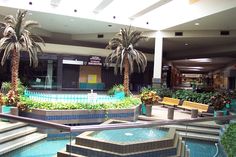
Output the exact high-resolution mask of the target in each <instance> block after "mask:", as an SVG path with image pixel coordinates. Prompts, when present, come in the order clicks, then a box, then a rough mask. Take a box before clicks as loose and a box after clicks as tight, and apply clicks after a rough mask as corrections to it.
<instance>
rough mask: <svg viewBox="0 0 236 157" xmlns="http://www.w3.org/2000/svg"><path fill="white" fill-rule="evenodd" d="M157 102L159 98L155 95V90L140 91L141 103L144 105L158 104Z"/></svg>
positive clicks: (145, 89)
mask: <svg viewBox="0 0 236 157" xmlns="http://www.w3.org/2000/svg"><path fill="white" fill-rule="evenodd" d="M158 100H160V97H159V96H158V95H157V92H156V91H155V90H152V89H148V88H143V89H142V90H141V101H142V102H143V103H144V104H146V105H147V104H155V103H158Z"/></svg>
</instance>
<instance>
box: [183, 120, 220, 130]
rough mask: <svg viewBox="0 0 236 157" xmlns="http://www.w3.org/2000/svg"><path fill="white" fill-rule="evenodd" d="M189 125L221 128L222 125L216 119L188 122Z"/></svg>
mask: <svg viewBox="0 0 236 157" xmlns="http://www.w3.org/2000/svg"><path fill="white" fill-rule="evenodd" d="M187 125H188V126H198V127H203V128H213V129H220V128H221V125H219V124H216V123H215V121H205V122H195V123H188V124H187Z"/></svg>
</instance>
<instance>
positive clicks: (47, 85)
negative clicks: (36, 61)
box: [45, 60, 53, 89]
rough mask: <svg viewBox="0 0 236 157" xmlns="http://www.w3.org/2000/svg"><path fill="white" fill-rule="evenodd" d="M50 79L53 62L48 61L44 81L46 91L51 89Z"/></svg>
mask: <svg viewBox="0 0 236 157" xmlns="http://www.w3.org/2000/svg"><path fill="white" fill-rule="evenodd" d="M52 77H53V60H48V65H47V76H46V79H45V88H46V89H52Z"/></svg>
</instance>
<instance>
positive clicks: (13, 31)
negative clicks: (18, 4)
mask: <svg viewBox="0 0 236 157" xmlns="http://www.w3.org/2000/svg"><path fill="white" fill-rule="evenodd" d="M26 14H27V11H25V10H18V12H17V14H16V17H13V16H12V15H7V16H6V17H5V18H4V22H0V25H3V27H2V29H3V30H2V32H3V37H2V38H1V40H0V53H1V52H2V53H3V55H2V59H1V65H4V64H5V62H6V60H7V59H8V58H10V57H11V61H12V66H11V88H12V89H11V90H13V91H14V92H16V91H17V79H18V72H19V62H20V52H21V51H22V50H24V51H25V52H28V53H29V59H30V65H32V64H33V66H34V67H36V66H37V65H38V57H37V53H38V52H42V49H41V47H40V45H39V44H38V43H37V42H36V41H35V40H34V39H35V38H36V39H38V40H39V41H41V42H42V43H44V41H43V39H42V38H41V37H40V36H38V35H36V34H33V33H32V32H31V29H32V28H35V27H39V24H38V22H36V21H29V20H27V21H26V20H25V18H26Z"/></svg>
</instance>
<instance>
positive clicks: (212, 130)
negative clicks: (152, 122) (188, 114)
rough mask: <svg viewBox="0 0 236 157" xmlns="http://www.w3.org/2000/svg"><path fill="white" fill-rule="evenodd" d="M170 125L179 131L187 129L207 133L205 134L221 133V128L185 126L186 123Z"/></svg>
mask: <svg viewBox="0 0 236 157" xmlns="http://www.w3.org/2000/svg"><path fill="white" fill-rule="evenodd" d="M168 127H173V128H175V129H176V130H178V131H187V132H195V133H205V134H213V135H219V133H220V130H219V129H218V128H205V127H199V126H187V127H186V126H184V125H169V126H168Z"/></svg>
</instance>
